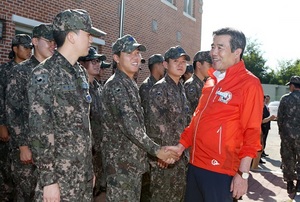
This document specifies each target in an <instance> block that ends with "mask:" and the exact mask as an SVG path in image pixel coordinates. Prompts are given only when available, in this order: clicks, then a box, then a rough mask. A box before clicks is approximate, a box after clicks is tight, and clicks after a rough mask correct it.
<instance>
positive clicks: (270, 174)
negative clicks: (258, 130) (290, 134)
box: [241, 121, 300, 202]
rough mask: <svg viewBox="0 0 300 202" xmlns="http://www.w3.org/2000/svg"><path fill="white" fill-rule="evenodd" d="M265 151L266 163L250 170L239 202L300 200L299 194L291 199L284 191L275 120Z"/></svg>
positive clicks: (287, 201) (291, 196)
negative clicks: (246, 187) (247, 182)
mask: <svg viewBox="0 0 300 202" xmlns="http://www.w3.org/2000/svg"><path fill="white" fill-rule="evenodd" d="M265 151H266V153H267V154H269V156H268V157H266V158H263V160H264V161H265V162H266V163H265V164H260V165H259V167H258V169H252V170H251V175H250V178H249V188H248V193H247V194H246V195H245V196H243V200H241V202H242V201H245V202H248V201H249V202H251V201H265V202H275V201H276V202H291V201H299V202H300V199H298V197H299V196H297V197H295V199H294V200H293V198H294V196H293V195H289V194H288V193H287V192H286V183H285V182H284V181H283V180H282V179H283V177H282V172H281V169H280V164H281V157H280V137H279V135H278V127H277V122H276V121H272V125H271V130H270V132H269V136H268V139H267V146H266V150H265Z"/></svg>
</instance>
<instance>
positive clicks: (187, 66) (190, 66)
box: [185, 64, 194, 73]
mask: <svg viewBox="0 0 300 202" xmlns="http://www.w3.org/2000/svg"><path fill="white" fill-rule="evenodd" d="M185 73H194V66H193V65H189V64H186V70H185Z"/></svg>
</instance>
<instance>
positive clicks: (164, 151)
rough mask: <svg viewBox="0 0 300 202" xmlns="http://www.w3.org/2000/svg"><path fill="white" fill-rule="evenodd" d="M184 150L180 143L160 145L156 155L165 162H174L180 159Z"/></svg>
mask: <svg viewBox="0 0 300 202" xmlns="http://www.w3.org/2000/svg"><path fill="white" fill-rule="evenodd" d="M184 150H185V147H184V146H183V145H182V144H180V143H179V144H178V145H176V146H162V147H161V148H160V150H158V152H157V154H156V156H157V158H159V159H161V160H162V161H163V162H165V163H166V164H174V163H175V162H176V161H178V160H179V159H180V156H181V154H182V152H183V151H184Z"/></svg>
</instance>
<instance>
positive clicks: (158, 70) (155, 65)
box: [139, 54, 165, 121]
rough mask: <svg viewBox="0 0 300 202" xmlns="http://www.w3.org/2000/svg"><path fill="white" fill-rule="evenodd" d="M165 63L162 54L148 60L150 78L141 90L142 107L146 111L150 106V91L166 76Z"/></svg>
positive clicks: (144, 82)
mask: <svg viewBox="0 0 300 202" xmlns="http://www.w3.org/2000/svg"><path fill="white" fill-rule="evenodd" d="M163 61H164V57H163V56H162V55H161V54H154V55H151V56H150V58H149V59H148V67H149V70H150V76H149V77H147V78H146V79H145V80H144V81H143V83H142V84H141V86H140V88H139V94H140V96H141V102H142V107H143V109H144V110H146V109H147V106H148V101H149V91H150V89H151V88H152V86H153V85H154V84H155V83H156V82H157V81H158V80H160V79H162V78H163V76H164V74H165V67H164V65H163ZM145 121H146V120H145Z"/></svg>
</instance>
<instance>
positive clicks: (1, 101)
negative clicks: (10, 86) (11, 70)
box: [0, 65, 6, 125]
mask: <svg viewBox="0 0 300 202" xmlns="http://www.w3.org/2000/svg"><path fill="white" fill-rule="evenodd" d="M4 68H5V66H4V65H2V66H0V125H6V121H5V85H6V84H5V78H6V75H5V71H4Z"/></svg>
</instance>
